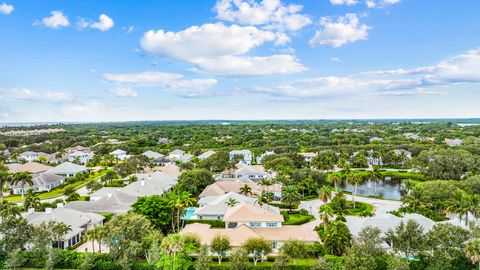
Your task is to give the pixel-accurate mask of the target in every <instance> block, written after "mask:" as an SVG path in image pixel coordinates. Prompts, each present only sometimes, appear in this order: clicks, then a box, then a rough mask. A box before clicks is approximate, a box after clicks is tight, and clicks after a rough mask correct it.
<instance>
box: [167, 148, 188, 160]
mask: <svg viewBox="0 0 480 270" xmlns="http://www.w3.org/2000/svg"><path fill="white" fill-rule="evenodd" d="M183 155H185V151H183V150H179V149H175V150H173V151H172V152H170V154H168V158H169V159H171V160H176V159H179V158H180V157H181V156H183Z"/></svg>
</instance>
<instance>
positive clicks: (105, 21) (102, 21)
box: [90, 14, 115, 31]
mask: <svg viewBox="0 0 480 270" xmlns="http://www.w3.org/2000/svg"><path fill="white" fill-rule="evenodd" d="M98 20H99V21H98V22H95V23H92V24H91V25H90V27H91V28H95V29H98V30H100V31H107V30H109V29H110V28H112V27H113V26H114V25H115V23H114V22H113V20H112V18H110V17H108V16H107V15H106V14H100V17H98Z"/></svg>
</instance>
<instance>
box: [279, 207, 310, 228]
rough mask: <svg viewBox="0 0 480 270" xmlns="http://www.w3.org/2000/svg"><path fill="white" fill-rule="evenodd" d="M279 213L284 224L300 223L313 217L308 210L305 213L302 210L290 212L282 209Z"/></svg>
mask: <svg viewBox="0 0 480 270" xmlns="http://www.w3.org/2000/svg"><path fill="white" fill-rule="evenodd" d="M302 210H304V209H302ZM281 214H282V216H283V218H284V222H283V224H284V225H302V224H305V223H307V222H310V221H312V220H314V219H315V217H314V216H313V215H310V214H308V211H307V213H306V215H305V212H304V211H295V212H292V213H288V211H282V212H281Z"/></svg>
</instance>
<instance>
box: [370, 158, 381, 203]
mask: <svg viewBox="0 0 480 270" xmlns="http://www.w3.org/2000/svg"><path fill="white" fill-rule="evenodd" d="M375 153H376V152H375ZM382 177H383V176H382V173H380V170H379V169H378V167H377V166H373V170H371V171H370V172H369V173H368V178H370V180H371V181H373V184H374V192H373V194H374V196H377V182H378V181H379V180H381V179H382Z"/></svg>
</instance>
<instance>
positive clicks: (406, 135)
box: [403, 133, 422, 140]
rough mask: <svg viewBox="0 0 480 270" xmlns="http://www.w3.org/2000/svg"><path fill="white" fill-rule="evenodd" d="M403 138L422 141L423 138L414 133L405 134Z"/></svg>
mask: <svg viewBox="0 0 480 270" xmlns="http://www.w3.org/2000/svg"><path fill="white" fill-rule="evenodd" d="M403 136H404V137H405V138H407V139H413V140H420V139H421V138H422V137H420V135H418V134H413V133H404V134H403Z"/></svg>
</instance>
